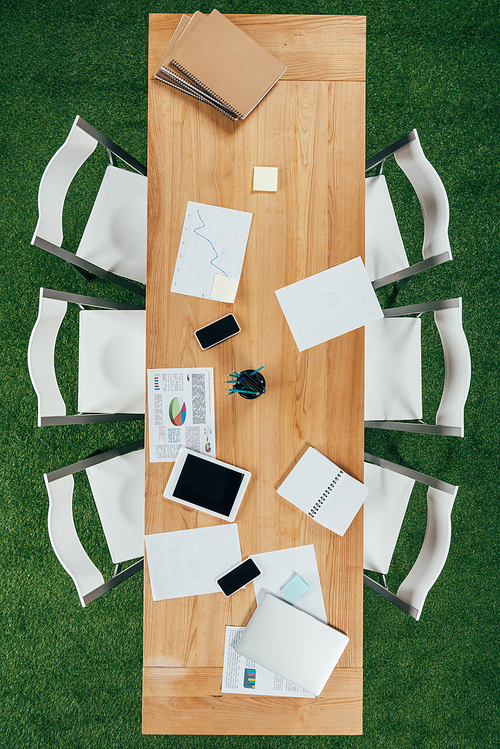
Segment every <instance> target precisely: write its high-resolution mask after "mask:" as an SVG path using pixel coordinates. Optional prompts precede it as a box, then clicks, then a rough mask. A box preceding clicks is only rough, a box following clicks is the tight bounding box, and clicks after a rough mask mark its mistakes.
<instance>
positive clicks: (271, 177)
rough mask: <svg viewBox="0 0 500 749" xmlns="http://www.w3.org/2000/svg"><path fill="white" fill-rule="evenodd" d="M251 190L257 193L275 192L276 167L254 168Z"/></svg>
mask: <svg viewBox="0 0 500 749" xmlns="http://www.w3.org/2000/svg"><path fill="white" fill-rule="evenodd" d="M253 189H254V190H257V191H259V192H276V190H277V189H278V167H277V166H254V168H253Z"/></svg>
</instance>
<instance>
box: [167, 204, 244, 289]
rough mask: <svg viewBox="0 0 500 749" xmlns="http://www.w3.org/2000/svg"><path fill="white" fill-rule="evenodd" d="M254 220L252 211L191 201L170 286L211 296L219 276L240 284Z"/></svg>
mask: <svg viewBox="0 0 500 749" xmlns="http://www.w3.org/2000/svg"><path fill="white" fill-rule="evenodd" d="M251 222H252V214H251V213H246V212H244V211H235V210H232V209H230V208H222V207H221V206H214V205H208V204H206V203H194V202H192V201H189V202H188V205H187V209H186V215H185V217H184V224H183V227H182V234H181V239H180V243H179V250H178V253H177V260H176V263H175V270H174V276H173V279H172V286H171V289H170V290H171V291H173V292H175V293H176V294H187V295H188V296H197V297H205V298H207V299H210V298H217V297H216V296H215V295H213V292H212V289H213V288H214V278H215V276H217V275H218V276H223V277H225V278H227V279H228V281H229V280H234V282H235V283H236V284H237V282H238V281H239V278H240V275H241V269H242V267H243V260H244V258H245V251H246V246H247V242H248V235H249V232H250V224H251Z"/></svg>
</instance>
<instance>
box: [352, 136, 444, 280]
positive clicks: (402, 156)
mask: <svg viewBox="0 0 500 749" xmlns="http://www.w3.org/2000/svg"><path fill="white" fill-rule="evenodd" d="M392 155H394V158H395V160H396V162H397V164H398V165H399V166H400V167H401V169H402V170H403V172H404V173H405V174H406V176H407V177H408V179H409V180H410V182H411V184H412V186H413V188H414V190H415V192H416V194H417V197H418V199H419V201H420V206H421V208H422V213H423V217H424V240H423V245H422V255H423V258H424V259H423V260H422V261H421V262H419V263H415V264H414V265H411V266H410V264H409V262H408V257H407V255H406V251H405V248H404V246H403V240H402V238H401V233H400V230H399V226H398V222H397V220H396V215H395V213H394V208H393V205H392V201H391V196H390V194H389V189H388V187H387V182H386V179H385V176H384V175H383V174H382V169H383V166H384V163H385V161H386V159H387V158H388V157H389V156H392ZM375 166H377V167H378V168H377V174H376V175H375V176H373V177H366V179H365V266H366V270H367V271H368V275H369V277H370V281H372V283H373V287H374V288H375V289H378V288H380V287H381V286H386V285H387V284H390V283H394V284H396V288H397V289H399V288H401V287H402V286H403V285H404V284H405V283H407V282H408V281H409V280H410V279H411V277H412V276H414V275H415V274H417V273H420V272H421V271H423V270H426V269H427V268H432V267H433V266H435V265H439V264H440V263H444V262H446V261H447V260H451V259H452V255H451V249H450V240H449V238H448V223H449V215H450V209H449V204H448V197H447V195H446V190H445V189H444V185H443V183H442V182H441V179H440V177H439V175H438V173H437V172H436V170H435V169H434V167H433V166H432V164H431V163H430V162H429V161H428V160H427V159H426V157H425V155H424V152H423V150H422V146H421V145H420V140H419V138H418V134H417V131H416V130H412V131H411V133H408V135H405V136H403V137H402V138H400V139H399V140H398V141H396V143H393V144H392V145H391V146H389V147H388V148H386V149H384V150H383V151H381V152H380V153H378V154H376V155H375V156H373V157H372V158H371V159H369V160H368V161H367V162H366V164H365V168H366V171H367V172H368V171H369V170H370V169H372V168H373V167H375Z"/></svg>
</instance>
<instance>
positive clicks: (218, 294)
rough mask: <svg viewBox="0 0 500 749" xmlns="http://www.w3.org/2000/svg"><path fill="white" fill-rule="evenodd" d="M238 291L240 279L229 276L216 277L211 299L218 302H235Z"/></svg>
mask: <svg viewBox="0 0 500 749" xmlns="http://www.w3.org/2000/svg"><path fill="white" fill-rule="evenodd" d="M237 290H238V279H237V278H228V277H227V276H219V275H217V276H214V283H213V286H212V293H211V294H210V297H211V298H212V299H217V301H218V302H234V298H235V296H236V291H237Z"/></svg>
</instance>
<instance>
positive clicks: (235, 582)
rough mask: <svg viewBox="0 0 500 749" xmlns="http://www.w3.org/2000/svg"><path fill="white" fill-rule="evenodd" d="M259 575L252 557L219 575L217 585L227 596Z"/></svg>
mask: <svg viewBox="0 0 500 749" xmlns="http://www.w3.org/2000/svg"><path fill="white" fill-rule="evenodd" d="M259 575H260V570H259V568H258V567H257V565H256V564H255V562H254V561H253V559H245V561H244V562H241V564H238V565H237V566H236V567H233V569H232V570H229V572H226V574H225V575H223V576H222V577H219V579H218V580H217V585H218V586H219V588H221V590H222V592H223V593H224V595H225V596H227V597H228V598H229V596H232V595H233V593H236V591H237V590H240V589H241V588H243V587H244V586H245V585H246V584H247V583H251V582H252V580H255V578H256V577H258V576H259Z"/></svg>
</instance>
